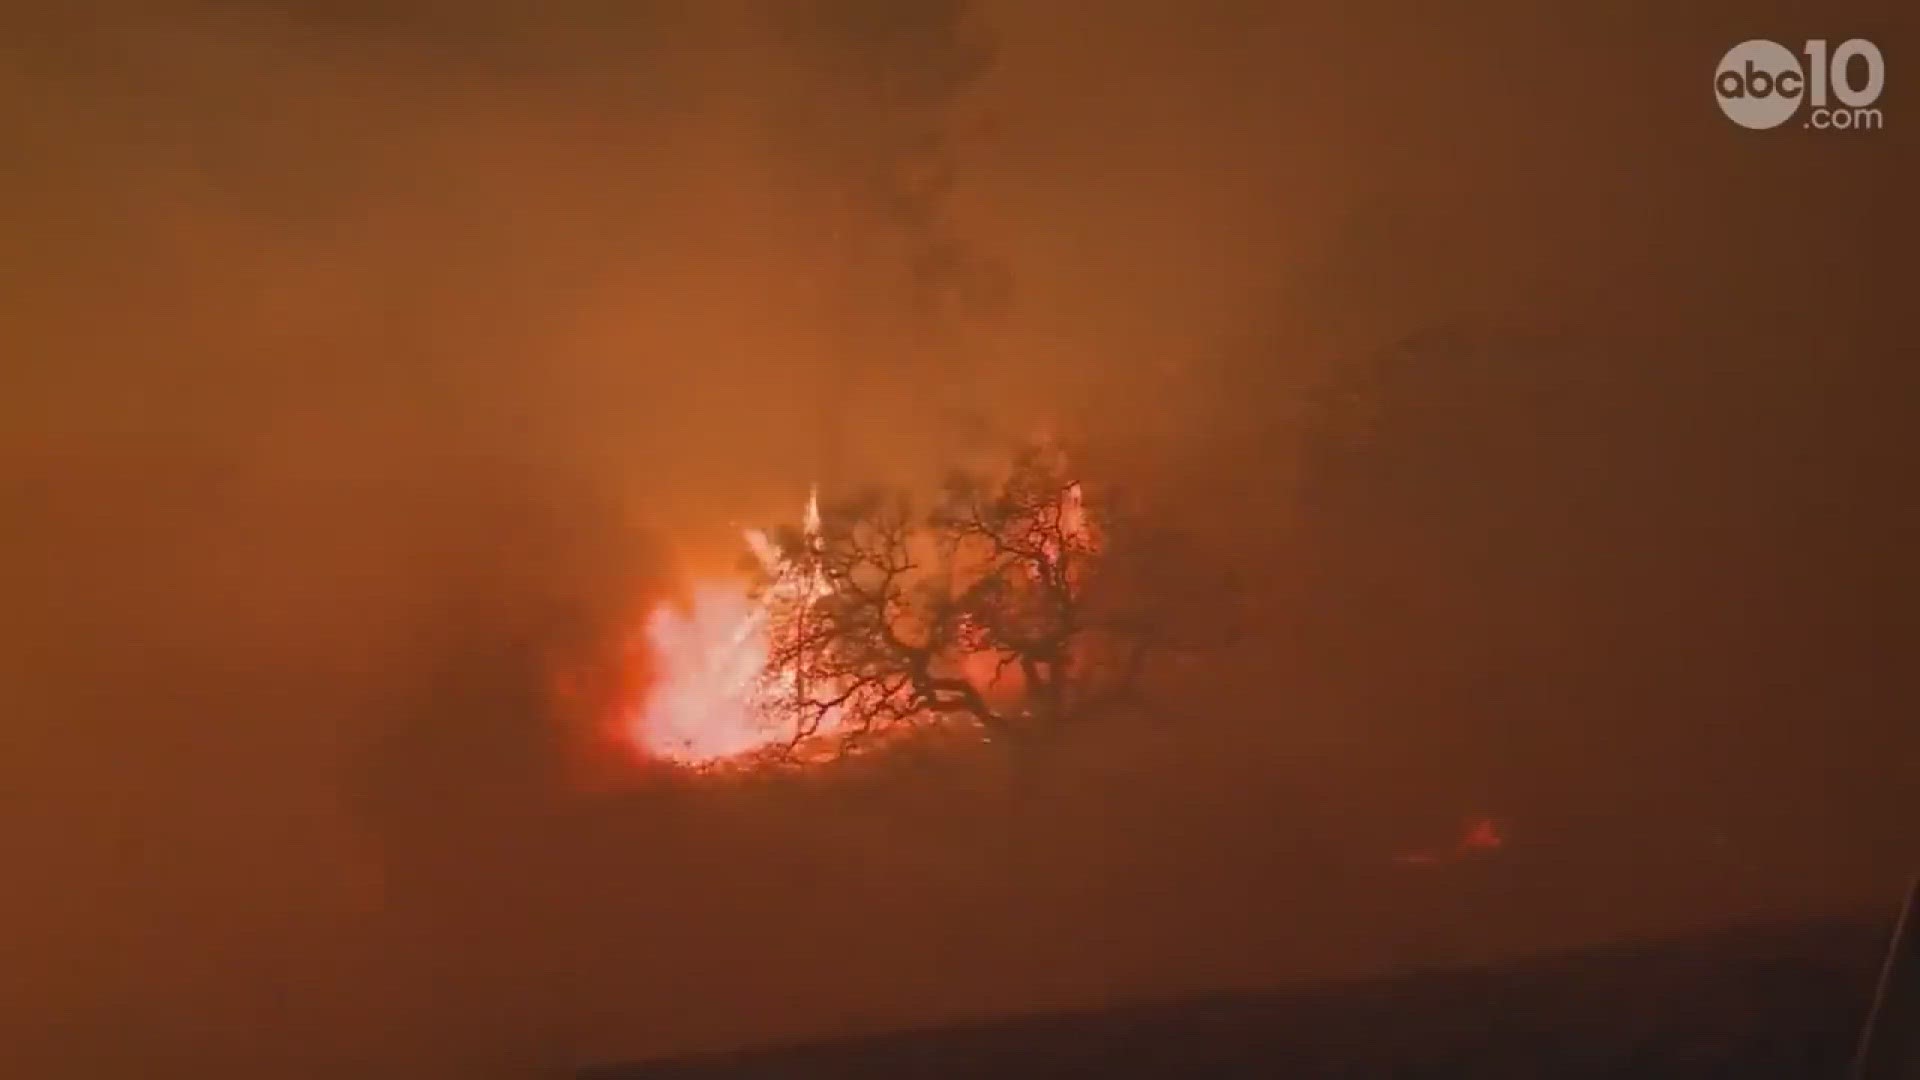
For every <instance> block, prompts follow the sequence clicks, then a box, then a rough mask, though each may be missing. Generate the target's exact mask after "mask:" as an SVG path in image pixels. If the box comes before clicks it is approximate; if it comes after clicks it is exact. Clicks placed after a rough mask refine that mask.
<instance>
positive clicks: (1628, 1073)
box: [581, 920, 1889, 1080]
mask: <svg viewBox="0 0 1920 1080" xmlns="http://www.w3.org/2000/svg"><path fill="white" fill-rule="evenodd" d="M1888 930H1889V927H1887V926H1882V925H1877V924H1874V923H1872V922H1867V921H1843V920H1827V921H1820V922H1807V923H1798V924H1793V925H1786V926H1769V927H1761V928H1751V929H1742V930H1734V931H1725V932H1722V933H1717V934H1713V935H1710V936H1705V937H1699V938H1694V939H1689V940H1684V941H1674V942H1667V943H1660V944H1648V945H1636V946H1631V947H1626V946H1615V947H1605V948H1592V949H1586V950H1581V951H1578V952H1571V953H1564V954H1559V955H1554V956H1549V957H1543V958H1539V959H1536V960H1533V961H1529V962H1526V963H1523V964H1517V965H1514V966H1512V967H1510V968H1505V969H1500V970H1487V971H1472V972H1452V973H1436V974H1424V975H1412V976H1403V977H1398V978H1388V979H1378V980H1369V981H1359V982H1348V983H1338V984H1326V985H1319V986H1310V987H1301V988H1295V989H1288V990H1282V991H1275V992H1271V993H1266V994H1259V995H1248V996H1238V997H1232V998H1221V999H1217V1000H1209V1001H1196V1002H1188V1003H1183V1004H1176V1005H1162V1006H1142V1007H1135V1008H1124V1009H1109V1010H1104V1011H1097V1012H1084V1013H1062V1014H1055V1015H1045V1016H1030V1017H1021V1018H1014V1019H1007V1020H1001V1021H994V1022H984V1023H979V1024H974V1025H968V1026H962V1027H953V1028H946V1029H937V1030H926V1031H915V1032H907V1033H900V1034H891V1035H880V1036H871V1037H863V1038H847V1039H834V1040H822V1041H819V1042H813V1043H803V1044H794V1045H788V1046H780V1047H768V1048H765V1049H759V1050H752V1051H745V1052H741V1053H737V1054H730V1055H725V1056H721V1057H712V1058H702V1059H693V1060H684V1061H669V1062H657V1063H650V1064H640V1065H622V1066H606V1067H598V1068H590V1069H586V1070H584V1071H583V1072H582V1073H581V1076H582V1077H583V1080H667V1078H695V1077H698V1078H714V1080H718V1078H745V1077H754V1078H759V1077H782V1078H786V1077H802V1078H805V1077H962V1076H994V1077H1010V1078H1018V1077H1052V1076H1087V1077H1161V1076H1165V1077H1189V1076H1275V1077H1321V1076H1329V1077H1330V1076H1341V1077H1370V1076H1379V1077H1387V1076H1392V1077H1436V1078H1439V1077H1446V1078H1452V1077H1474V1078H1480V1077H1555V1078H1578V1077H1636V1078H1641V1077H1644V1078H1656V1080H1657V1078H1661V1077H1742V1078H1751V1080H1766V1078H1772V1077H1783V1078H1784V1077H1794V1078H1799V1077H1831V1078H1836V1080H1838V1078H1840V1077H1842V1076H1844V1074H1845V1072H1846V1065H1847V1062H1848V1059H1849V1057H1850V1056H1851V1054H1852V1051H1853V1048H1854V1041H1855V1038H1856V1036H1857V1033H1858V1031H1859V1029H1860V1025H1861V1021H1862V1019H1863V1018H1864V1016H1865V1014H1866V1011H1867V1008H1868V1003H1869V1000H1870V998H1871V996H1872V991H1873V984H1874V977H1875V973H1876V966H1877V963H1878V961H1879V958H1880V954H1881V952H1882V950H1883V949H1884V947H1885V944H1886V939H1887V934H1888Z"/></svg>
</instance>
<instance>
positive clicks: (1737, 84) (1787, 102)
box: [1713, 38, 1807, 131]
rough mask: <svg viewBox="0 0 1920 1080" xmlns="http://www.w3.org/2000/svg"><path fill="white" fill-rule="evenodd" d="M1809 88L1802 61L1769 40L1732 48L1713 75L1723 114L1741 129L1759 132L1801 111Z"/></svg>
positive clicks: (1758, 40)
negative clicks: (1801, 67) (1803, 96)
mask: <svg viewBox="0 0 1920 1080" xmlns="http://www.w3.org/2000/svg"><path fill="white" fill-rule="evenodd" d="M1806 85H1807V80H1806V76H1805V75H1804V74H1803V73H1802V72H1801V70H1800V58H1799V57H1797V56H1795V55H1793V53H1791V52H1789V51H1788V50H1787V47H1786V46H1785V45H1782V44H1780V43H1779V42H1775V41H1768V40H1766V39H1765V38H1756V39H1754V40H1752V41H1743V42H1741V43H1740V44H1738V45H1735V46H1734V47H1733V48H1731V49H1728V50H1727V55H1725V56H1723V57H1721V58H1720V67H1719V68H1718V69H1717V70H1716V71H1715V72H1714V73H1713V92H1714V96H1716V97H1718V98H1719V99H1720V111H1721V112H1724V113H1726V114H1727V119H1729V120H1731V121H1733V122H1734V123H1736V124H1739V125H1740V126H1741V127H1744V128H1753V129H1754V130H1756V131H1763V130H1765V129H1767V128H1772V127H1779V126H1780V125H1781V124H1784V123H1786V122H1787V119H1788V118H1789V117H1791V116H1792V115H1793V114H1794V111H1795V110H1797V109H1798V108H1800V98H1801V95H1802V94H1804V93H1805V92H1806Z"/></svg>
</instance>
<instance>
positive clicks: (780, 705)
mask: <svg viewBox="0 0 1920 1080" xmlns="http://www.w3.org/2000/svg"><path fill="white" fill-rule="evenodd" d="M1039 506H1040V507H1041V509H1040V510H1039V515H1040V519H1041V520H1040V523H1039V524H1038V525H1036V526H1034V528H1035V530H1037V531H1034V532H1029V533H1024V534H1021V535H1023V536H1026V537H1030V538H1031V539H1030V541H1029V542H1030V543H1031V545H1032V549H1031V551H1030V554H1028V555H1027V556H1025V558H1027V559H1028V560H1030V561H1028V562H1024V563H1019V564H1016V565H1015V566H1014V567H1013V568H1011V569H1010V568H1008V567H1007V566H1005V565H1002V564H1000V563H996V562H995V561H994V559H993V558H991V556H992V555H994V554H995V553H996V552H999V551H1001V550H1003V549H1002V548H1001V547H999V546H997V545H1001V544H1004V541H993V540H990V539H986V538H982V537H975V538H973V540H972V541H956V544H959V545H960V546H964V543H965V542H972V543H975V544H976V546H979V545H981V544H984V549H983V550H984V551H985V552H986V554H987V555H988V556H989V557H988V558H986V559H984V560H981V561H979V562H978V565H975V564H973V563H969V562H966V561H965V560H961V561H957V562H954V563H950V564H945V568H944V569H943V570H941V571H939V576H938V577H937V578H936V580H941V579H944V583H945V586H946V587H947V588H950V589H955V590H958V591H965V590H966V589H967V588H968V586H969V585H970V584H971V583H974V582H978V581H980V580H982V579H983V576H985V575H991V574H1002V573H1024V574H1028V575H1032V580H1033V581H1034V582H1035V583H1044V582H1045V581H1046V580H1047V578H1046V575H1048V574H1052V573H1055V572H1057V573H1058V574H1059V575H1060V577H1061V579H1062V583H1061V584H1060V585H1059V586H1058V587H1060V588H1065V589H1067V590H1069V591H1070V592H1072V593H1076V594H1077V593H1078V591H1079V585H1080V582H1081V580H1082V578H1081V573H1082V570H1083V567H1082V566H1081V564H1080V562H1079V559H1078V558H1077V557H1076V556H1084V555H1087V554H1089V553H1092V552H1094V551H1096V549H1097V546H1098V545H1097V544H1096V542H1095V539H1094V533H1095V530H1094V527H1093V525H1092V523H1091V522H1090V520H1089V512H1088V507H1087V506H1086V504H1085V502H1084V499H1083V496H1082V492H1081V488H1080V485H1079V484H1078V483H1077V482H1072V483H1065V484H1063V485H1062V486H1061V487H1060V488H1058V489H1057V490H1056V491H1055V493H1054V494H1053V495H1052V496H1051V498H1050V499H1047V500H1043V501H1042V502H1041V503H1040V504H1039ZM834 535H835V536H841V534H840V533H838V532H836V533H835V534H834ZM951 538H952V537H951V535H949V537H948V539H951ZM743 539H744V541H745V544H746V547H747V549H748V550H749V551H750V552H751V553H752V555H753V558H754V561H755V562H756V563H757V564H758V569H759V571H760V573H759V575H758V580H757V581H754V582H749V581H748V580H745V579H709V580H703V581H700V582H698V583H696V584H695V586H694V587H693V588H692V589H691V591H690V593H689V594H688V596H687V597H686V599H685V601H684V602H681V603H663V604H660V605H657V606H656V607H654V608H653V610H651V611H650V612H649V613H648V614H647V616H646V618H645V620H644V623H643V632H642V641H641V645H642V647H643V648H644V649H645V652H646V670H647V671H648V672H649V673H650V676H651V677H650V679H649V680H648V686H647V688H646V689H645V690H644V691H643V692H642V693H641V694H640V695H639V696H638V697H637V698H635V699H630V700H629V701H628V702H627V704H626V705H625V706H624V707H623V708H622V710H621V713H620V715H619V719H618V721H617V729H618V735H619V737H620V739H621V741H622V742H623V743H625V744H626V745H627V746H628V747H630V748H631V749H632V750H633V751H634V752H636V753H638V754H639V755H640V756H641V757H642V758H643V759H647V760H653V761H663V762H667V763H670V764H676V765H682V766H692V767H704V766H711V765H715V764H727V763H742V762H750V761H751V760H753V759H754V758H756V757H760V758H762V759H763V760H767V759H771V758H772V757H775V756H780V757H784V758H785V759H787V760H811V759H814V758H817V757H822V756H832V755H833V754H834V753H835V752H836V751H835V749H834V747H836V746H837V747H838V748H839V751H841V752H845V751H847V750H849V749H850V747H851V746H852V744H853V742H855V741H862V740H865V739H866V738H867V737H869V736H871V735H873V734H875V727H874V719H873V718H874V716H875V715H876V714H880V715H884V716H885V717H886V718H887V720H888V722H889V730H890V731H892V730H897V731H905V730H906V729H907V728H908V727H911V726H912V724H913V721H914V719H916V718H917V720H918V721H919V722H920V723H923V724H924V723H942V724H964V723H966V722H968V716H966V715H963V713H964V712H965V710H954V709H940V708H934V707H930V699H929V698H927V697H925V696H917V695H925V694H928V693H931V691H928V690H927V689H926V687H928V686H930V685H932V684H933V683H935V682H937V681H938V680H939V679H940V678H942V676H940V675H939V674H937V673H934V672H933V671H932V670H931V669H929V668H927V667H925V666H924V665H925V663H926V662H925V661H924V660H921V661H919V662H920V663H921V664H922V665H923V666H922V668H921V669H920V670H919V673H918V675H915V676H909V675H907V674H901V675H898V676H897V677H894V676H888V677H884V678H876V677H874V676H872V675H870V674H868V673H867V672H865V671H853V670H845V671H836V670H833V669H832V665H831V664H829V665H827V667H828V670H826V671H822V670H820V669H819V668H818V667H817V666H816V665H814V664H812V663H810V662H807V661H806V660H805V659H804V657H805V656H806V653H800V654H799V655H800V656H801V657H802V659H800V660H798V661H796V650H797V649H800V648H802V646H801V644H800V643H801V642H802V641H805V642H807V645H806V646H805V648H806V649H809V650H810V649H812V648H816V647H819V643H818V642H815V641H814V639H813V638H812V637H811V636H804V637H793V638H788V637H785V636H783V635H793V634H796V633H798V634H803V635H805V634H807V631H805V630H803V629H796V628H798V627H805V626H807V625H808V619H809V613H810V612H813V611H816V610H819V609H818V607H817V605H818V604H819V603H820V602H821V601H823V600H826V599H828V598H830V597H832V596H833V595H834V593H835V586H834V585H833V584H831V583H830V581H829V576H828V571H827V569H826V567H827V566H828V565H833V566H835V567H836V568H837V569H836V571H835V572H836V573H837V574H839V575H840V577H836V578H834V580H836V581H840V580H842V579H843V578H847V577H848V574H849V571H848V570H847V568H846V567H845V566H844V565H843V564H842V563H841V562H839V561H836V558H835V557H833V556H831V555H830V553H829V547H828V545H827V543H826V541H825V540H824V538H823V533H822V528H821V517H820V507H819V499H818V492H817V491H816V492H814V493H812V494H811V495H810V496H809V498H808V500H807V504H806V510H805V513H804V516H803V518H802V523H801V528H800V529H799V530H798V532H797V533H794V534H791V535H788V536H786V537H785V538H784V539H783V540H781V541H780V542H776V541H775V540H774V539H773V538H772V537H771V536H769V535H768V534H767V533H764V532H760V531H758V530H747V531H745V532H744V534H743ZM845 539H846V538H845V537H844V536H841V540H842V541H844V540H845ZM914 542H916V543H919V542H922V541H919V540H916V541H914ZM925 542H928V543H935V544H937V543H939V542H940V541H939V540H937V539H927V540H925ZM834 550H835V551H836V552H837V551H838V549H834ZM901 557H903V558H904V557H905V556H901ZM842 584H843V585H844V586H845V587H847V588H850V589H852V590H854V595H855V596H858V595H859V593H860V590H861V586H856V585H852V584H850V579H849V580H847V581H842ZM1041 591H1045V590H1041ZM1048 595H1057V594H1053V593H1050V594H1048ZM863 599H864V598H863ZM883 607H885V608H886V609H887V611H888V614H887V615H885V616H883V618H887V619H890V620H891V619H896V618H897V619H898V620H900V621H899V623H898V625H896V626H895V627H894V630H893V631H892V632H891V633H889V634H888V639H889V640H891V641H894V642H895V644H896V645H898V643H899V641H904V640H908V639H912V638H914V637H915V636H916V635H917V634H921V633H924V632H925V631H924V628H923V627H921V626H920V624H916V623H915V621H914V620H915V617H916V616H915V613H912V612H909V611H900V612H898V613H896V612H895V611H894V609H893V608H892V607H891V605H890V604H886V603H884V602H883ZM977 617H984V618H986V619H988V620H993V619H995V618H999V617H1001V616H999V615H998V614H985V615H979V614H977V613H969V614H963V615H960V616H959V617H958V621H957V622H956V623H955V624H954V625H953V626H952V627H950V628H949V630H948V632H949V633H950V634H951V637H949V638H947V642H948V643H947V645H946V646H944V648H945V649H946V650H948V651H947V652H946V655H945V658H944V660H943V661H941V663H943V665H944V666H943V668H942V669H941V670H943V671H946V672H949V673H951V674H949V675H947V676H945V677H946V678H948V679H949V680H950V679H951V677H952V675H957V676H958V677H959V678H960V679H961V680H963V681H964V682H965V683H969V684H971V685H972V687H973V688H974V691H975V692H974V694H973V696H972V697H971V699H970V700H971V701H972V703H973V705H974V706H977V708H975V709H973V712H974V714H975V715H973V716H972V719H973V720H975V721H978V722H980V723H983V724H984V723H988V722H990V721H994V720H995V719H996V718H994V717H991V716H985V717H983V716H980V715H978V713H979V711H980V710H990V709H999V708H1003V707H1004V708H1007V709H1012V710H1018V709H1020V705H1019V704H1018V699H1019V697H1020V695H1021V694H1022V693H1024V692H1025V687H1024V680H1023V679H1022V677H1021V675H1022V673H1021V671H1020V665H1019V664H1016V663H1014V662H1013V661H1014V659H1015V658H1017V657H1018V656H1019V653H1018V652H1017V651H1015V652H1009V649H1010V646H1009V644H1008V643H1007V641H1006V640H1005V639H1002V638H996V637H994V635H993V633H992V632H991V631H990V630H989V628H988V625H987V624H986V623H981V622H973V621H971V620H973V619H975V618H977ZM815 625H818V624H815ZM895 634H897V635H898V637H897V638H895V637H894V635H895ZM1013 648H1016V649H1017V646H1016V647H1013ZM1065 648H1066V649H1072V648H1074V646H1073V645H1072V644H1068V645H1066V646H1065ZM1056 662H1057V661H1056ZM801 672H805V674H801ZM940 692H943V693H949V694H951V693H955V692H956V691H955V688H954V687H953V686H952V684H951V682H950V681H949V683H948V685H946V686H945V687H943V688H941V690H940ZM989 703H991V704H989ZM860 710H864V711H860ZM1021 715H1025V714H1024V713H1022V714H1021ZM796 716H804V720H797V719H796ZM895 722H897V725H896V724H895Z"/></svg>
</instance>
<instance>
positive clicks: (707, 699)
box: [630, 490, 833, 764]
mask: <svg viewBox="0 0 1920 1080" xmlns="http://www.w3.org/2000/svg"><path fill="white" fill-rule="evenodd" d="M802 522H803V528H804V531H805V535H806V537H807V538H808V542H809V543H812V542H815V541H816V540H817V538H818V537H819V534H820V504H819V493H818V491H817V490H816V491H814V492H812V493H811V494H809V495H808V497H807V507H806V512H805V516H804V517H803V519H802ZM745 540H746V544H747V547H748V549H749V550H751V551H752V552H753V555H754V557H755V558H756V559H757V560H758V561H759V563H760V566H761V569H762V570H763V571H765V573H766V576H767V579H768V581H769V582H770V585H769V587H768V588H767V590H766V591H765V593H764V594H763V595H761V596H759V597H755V596H753V595H751V593H750V591H749V589H748V588H747V585H746V583H745V582H741V581H724V582H723V581H707V582H701V583H700V584H699V585H697V586H696V587H695V588H694V590H693V595H692V596H691V598H690V600H689V603H688V605H687V606H686V607H685V608H681V607H679V606H676V605H672V604H663V605H661V606H660V607H658V608H655V609H654V611H653V613H652V614H651V615H650V616H649V617H648V619H647V626H646V638H647V645H648V648H649V650H650V651H651V653H652V659H653V667H654V672H655V682H654V685H653V687H652V689H651V691H650V693H649V695H648V697H647V701H646V704H645V706H644V707H643V708H642V709H641V711H640V713H639V716H638V717H637V718H636V720H635V722H634V723H633V725H632V729H631V732H630V734H631V736H632V737H633V739H634V742H635V743H636V744H637V745H638V746H639V747H640V748H641V749H642V750H643V751H645V752H646V753H647V754H649V755H651V756H653V757H659V758H665V759H667V760H670V761H678V762H681V763H684V764H699V763H703V762H710V761H716V760H719V759H722V758H730V757H737V756H740V755H743V754H748V753H751V752H753V751H755V750H759V749H762V748H764V747H766V746H769V745H771V744H774V743H776V742H779V741H781V740H783V739H785V738H787V737H789V735H790V734H791V733H788V732H782V731H780V730H779V729H778V728H777V726H776V725H774V724H773V723H771V722H770V721H769V719H768V710H767V709H766V707H765V702H766V700H767V695H768V694H774V693H780V692H781V691H782V690H783V689H790V688H786V687H781V686H778V685H775V686H769V685H768V683H767V678H766V670H767V663H768V657H769V655H770V652H771V649H770V641H769V638H768V634H769V630H768V623H769V622H770V621H771V612H772V609H773V608H774V607H775V606H776V605H780V604H785V603H790V602H795V601H799V602H803V603H804V602H810V601H812V600H814V599H817V598H818V597H819V596H821V595H822V594H823V593H824V592H825V589H826V582H825V580H824V578H822V577H821V576H820V575H819V574H818V573H813V574H798V573H794V572H793V571H792V568H791V567H789V566H787V565H786V558H785V556H784V555H782V554H781V552H780V549H779V547H778V546H777V545H776V544H775V543H774V542H773V541H772V540H771V539H770V538H769V537H768V536H767V535H766V534H765V533H763V532H761V531H759V530H757V529H749V530H747V531H746V533H745ZM832 720H833V717H831V716H829V717H828V718H827V720H826V722H823V723H822V724H821V725H820V730H821V731H825V730H828V729H829V728H831V726H832V723H831V721H832Z"/></svg>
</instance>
